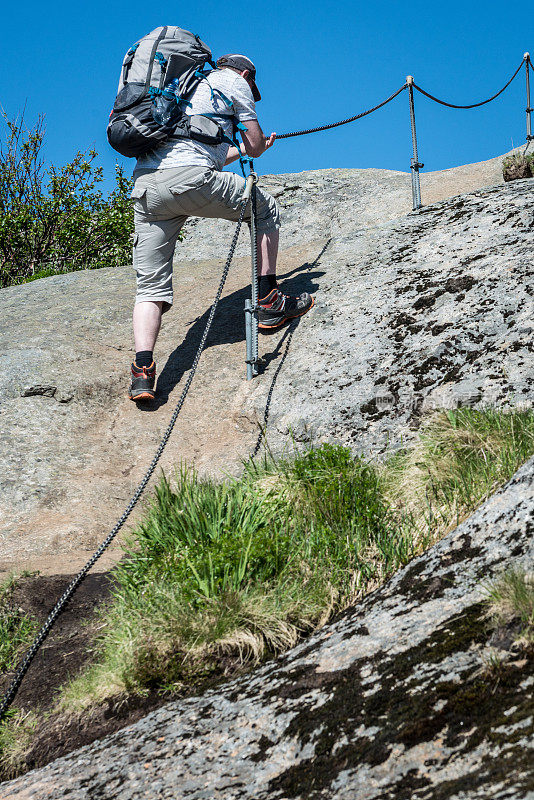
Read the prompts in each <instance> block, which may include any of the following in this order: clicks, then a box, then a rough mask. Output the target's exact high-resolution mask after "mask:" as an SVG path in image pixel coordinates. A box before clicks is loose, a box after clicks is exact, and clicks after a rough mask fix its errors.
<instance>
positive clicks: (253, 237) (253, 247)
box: [250, 183, 258, 376]
mask: <svg viewBox="0 0 534 800" xmlns="http://www.w3.org/2000/svg"><path fill="white" fill-rule="evenodd" d="M250 251H251V258H250V260H251V262H252V275H251V280H250V285H251V288H252V360H253V361H254V363H253V365H252V374H253V376H256V375H257V374H258V236H257V231H256V184H255V183H254V185H253V187H252V193H251V195H250Z"/></svg>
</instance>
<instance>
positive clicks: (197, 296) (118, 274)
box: [0, 158, 532, 573]
mask: <svg viewBox="0 0 534 800" xmlns="http://www.w3.org/2000/svg"><path fill="white" fill-rule="evenodd" d="M501 161H502V159H501V158H498V159H493V160H491V161H488V162H483V163H481V164H474V165H467V166H463V167H458V168H455V169H452V170H444V171H442V172H438V173H429V174H425V175H424V176H422V193H423V201H424V202H425V204H428V203H430V202H433V203H434V205H425V207H424V208H423V209H422V210H421V211H419V212H415V213H413V212H411V210H410V209H411V194H410V176H409V175H408V174H407V173H401V172H391V171H387V170H358V169H353V170H319V171H317V172H308V173H298V174H294V175H283V176H267V177H265V178H262V185H264V186H265V187H266V188H267V189H269V190H270V191H272V192H273V193H274V194H275V195H276V196H277V198H278V200H279V203H280V205H281V208H282V219H283V226H284V227H283V232H282V239H281V240H282V252H281V258H280V268H279V274H280V275H281V276H282V278H284V276H285V281H284V284H285V286H287V288H288V289H289V290H291V291H293V290H294V291H303V290H306V291H312V292H314V293H315V294H316V295H317V306H316V308H315V309H314V310H313V311H312V312H311V313H310V314H309V315H307V316H306V317H305V318H304V319H303V320H302V322H301V324H300V325H299V326H298V327H297V329H296V331H295V332H294V335H293V338H292V341H291V346H290V348H289V352H288V356H287V359H286V361H285V362H284V364H283V369H282V370H281V371H280V372H278V366H279V365H280V363H281V360H282V357H283V354H284V352H285V349H284V348H285V347H286V345H287V333H286V332H280V333H278V334H275V335H273V336H271V337H265V338H262V340H261V354H262V355H263V357H264V364H265V372H264V374H263V375H262V376H260V377H259V378H258V379H257V380H256V381H254V382H253V384H252V385H251V384H247V383H246V382H245V381H244V375H245V369H244V358H245V354H244V324H243V304H244V300H245V297H246V296H247V294H248V286H247V285H248V282H249V270H250V267H249V261H248V255H247V254H248V241H247V236H246V235H245V234H243V236H242V240H241V244H240V250H239V251H238V257H237V258H236V261H235V264H234V266H233V268H232V271H231V274H230V277H229V279H228V284H227V287H226V290H225V295H224V297H223V300H222V301H221V305H220V310H219V313H218V315H217V317H216V321H215V323H214V327H213V330H212V333H211V334H210V338H209V341H208V347H207V349H206V351H205V353H204V354H203V357H202V360H201V365H200V369H199V371H198V373H197V376H196V378H195V381H194V383H193V387H192V390H191V393H190V395H189V397H188V400H187V402H186V404H185V406H184V409H183V411H182V413H181V415H180V418H179V421H178V424H177V426H176V428H175V431H174V433H173V436H172V437H171V440H170V442H169V445H168V447H167V449H166V451H165V454H164V457H163V459H162V462H161V466H162V467H163V468H164V469H166V470H170V469H172V468H173V465H175V464H176V463H178V462H180V460H181V459H187V460H188V461H189V462H190V463H194V464H195V465H196V466H197V467H198V468H199V469H200V470H201V471H205V472H209V473H211V474H215V475H220V474H221V472H222V471H236V470H239V469H240V465H241V459H242V458H244V457H246V456H247V454H248V453H250V452H251V450H252V448H253V447H254V444H255V442H256V438H257V436H258V423H263V421H264V419H265V416H266V413H268V414H269V423H270V424H269V430H268V437H269V440H270V442H271V443H272V445H273V447H283V446H284V443H285V442H286V441H288V440H289V438H290V437H289V433H290V432H291V431H292V435H296V436H297V438H307V437H309V436H310V435H313V436H316V437H319V438H321V437H329V436H335V437H337V438H340V439H342V440H344V441H348V442H350V443H351V445H353V446H354V447H355V448H358V449H363V450H365V451H366V452H369V453H375V452H377V451H378V450H380V449H381V448H383V446H384V442H385V440H386V438H387V437H388V436H389V437H390V438H391V439H393V440H398V439H399V438H400V436H401V435H402V436H405V435H406V434H407V432H408V433H409V430H410V428H411V426H413V425H414V424H417V415H418V414H419V411H420V408H421V406H422V404H423V403H426V404H427V405H428V404H430V403H432V402H434V401H436V402H437V401H438V398H440V397H441V396H442V394H443V398H444V400H445V401H448V399H449V398H452V399H455V398H456V399H457V398H463V399H465V400H466V401H467V402H482V400H483V399H491V398H492V397H495V398H496V399H497V400H498V401H499V402H505V401H510V402H513V403H517V402H524V401H525V399H526V398H528V397H529V387H530V385H531V383H530V382H531V380H532V377H531V375H532V369H531V368H530V366H529V362H528V358H529V349H528V348H529V347H530V343H531V338H532V337H531V333H532V327H531V326H532V313H531V310H532V305H531V303H532V301H531V299H529V297H528V294H527V293H528V291H529V285H530V284H531V281H532V276H531V268H530V261H531V250H530V248H531V246H532V227H531V226H532V207H531V202H530V191H531V188H530V187H531V183H530V182H529V181H528V180H526V181H519V182H516V183H513V184H506V185H504V184H503V183H502V173H501ZM489 184H498V185H497V186H495V187H494V188H490V189H487V190H480V187H483V186H487V185H489ZM465 190H469V191H474V190H477V191H474V194H471V195H469V196H462V197H456V198H453V199H452V200H444V199H443V198H446V197H450V196H451V195H457V194H459V193H460V192H462V191H465ZM232 230H233V224H232V223H226V222H223V221H220V220H216V221H215V220H201V221H199V220H192V221H191V222H190V225H189V229H188V234H187V237H186V239H185V241H184V242H182V243H181V244H180V245H179V246H178V248H177V253H176V268H175V287H176V289H177V290H178V291H179V306H180V308H179V310H178V311H177V310H173V311H171V312H170V313H169V314H167V315H166V316H165V320H164V325H163V330H162V333H161V336H160V340H159V342H158V348H157V352H156V357H157V360H158V371H159V381H158V401H157V403H155V404H154V405H153V406H151V407H149V408H147V409H146V410H144V411H143V410H139V409H137V408H136V407H135V406H134V404H133V403H131V402H130V401H129V400H127V399H126V390H127V385H128V370H129V363H130V359H131V357H132V343H131V323H130V314H131V303H132V298H133V294H134V276H133V273H132V270H131V268H130V267H124V268H117V269H105V270H97V271H83V272H78V273H72V274H70V275H64V276H56V277H52V278H47V279H43V280H39V281H36V282H34V283H31V284H26V285H24V286H19V287H12V288H8V289H3V290H2V291H1V292H0V330H1V333H2V342H3V348H2V353H1V354H0V414H1V419H2V425H1V431H0V476H1V477H0V481H1V491H0V573H1V572H2V571H4V572H5V571H7V570H9V569H10V568H15V569H17V568H22V567H31V568H37V569H41V570H42V571H43V572H52V573H58V572H63V573H65V572H72V571H73V570H76V569H77V568H79V567H80V566H81V565H82V564H83V563H84V562H85V560H86V559H87V554H88V551H92V550H93V548H94V546H95V545H96V543H97V542H99V541H101V540H102V538H103V537H104V536H105V534H106V533H107V531H108V530H109V529H110V527H111V526H112V525H113V523H114V522H115V519H116V518H117V517H118V516H119V514H120V513H121V512H122V510H123V509H124V507H125V505H126V503H127V501H128V499H129V497H130V495H131V493H132V491H133V489H134V487H135V486H136V485H137V483H138V481H139V480H140V478H141V477H142V475H143V474H144V471H145V469H146V466H147V464H148V463H149V462H150V461H151V459H152V457H153V454H154V451H155V449H156V447H157V444H158V443H159V440H160V438H161V436H162V433H163V431H164V430H165V428H166V426H167V423H168V419H169V417H170V414H171V410H172V408H173V406H174V403H175V402H176V400H177V398H178V396H179V393H180V390H181V386H182V385H183V381H184V380H185V378H186V376H187V374H188V372H189V369H190V367H191V363H192V359H193V356H194V353H195V350H196V347H197V344H198V342H199V340H200V337H201V334H202V330H203V328H204V325H205V321H206V318H207V313H208V309H209V307H210V304H211V300H212V297H213V296H214V294H215V290H216V287H217V285H218V282H219V276H220V270H221V264H222V259H223V257H224V255H225V253H226V248H227V243H229V241H230V237H231V232H232ZM273 379H276V380H275V384H274V387H273ZM271 387H273V392H272V393H270V389H271ZM268 398H270V401H269V405H268V406H267V401H268ZM136 513H137V512H136ZM135 519H136V516H135V515H134V516H133V517H132V521H134V522H135ZM118 552H120V551H119V550H118V549H116V550H115V551H112V552H111V553H110V554H109V555H108V554H106V556H104V558H103V560H102V562H101V564H102V565H106V564H108V563H110V561H112V560H113V559H115V558H116V557H117V555H116V554H117V553H118ZM106 559H107V561H106Z"/></svg>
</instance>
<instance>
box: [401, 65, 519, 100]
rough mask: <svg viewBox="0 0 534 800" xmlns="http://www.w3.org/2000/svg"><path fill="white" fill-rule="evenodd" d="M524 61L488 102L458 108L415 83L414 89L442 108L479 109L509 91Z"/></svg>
mask: <svg viewBox="0 0 534 800" xmlns="http://www.w3.org/2000/svg"><path fill="white" fill-rule="evenodd" d="M524 60H525V59H523V60H522V61H521V64H520V65H519V66H518V68H517V69H516V71H515V72H514V74H513V75H512V77H511V78H510V80H509V81H508V83H507V84H505V86H503V87H502V89H501V90H500V91H499V92H497V94H494V95H492V97H489V98H488V99H487V100H483V101H482V102H481V103H472V104H471V105H469V106H457V105H455V104H454V103H446V102H445V100H438V98H437V97H434V95H432V94H429V93H428V92H425V90H424V89H421V87H420V86H418V85H417V84H416V83H414V88H415V89H417V91H418V92H421V94H424V95H425V97H428V98H430V100H434V102H435V103H439V104H440V105H442V106H447V108H478V107H479V106H485V105H486V103H491V101H492V100H495V98H496V97H498V96H499V95H500V94H502V93H503V92H504V90H505V89H507V88H508V87H509V86H510V84H511V83H512V81H513V79H514V78H515V76H516V75H517V73H518V72H519V70H520V69H521V67H522V66H523V62H524Z"/></svg>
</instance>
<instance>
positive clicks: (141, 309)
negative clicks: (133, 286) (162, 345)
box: [133, 300, 163, 353]
mask: <svg viewBox="0 0 534 800" xmlns="http://www.w3.org/2000/svg"><path fill="white" fill-rule="evenodd" d="M162 309H163V303H155V302H152V301H151V300H145V301H143V302H141V303H136V304H135V306H134V312H133V330H134V341H135V352H136V353H139V352H141V351H142V350H150V351H151V352H152V351H153V350H154V347H155V345H156V339H157V338H158V333H159V329H160V327H161V315H162Z"/></svg>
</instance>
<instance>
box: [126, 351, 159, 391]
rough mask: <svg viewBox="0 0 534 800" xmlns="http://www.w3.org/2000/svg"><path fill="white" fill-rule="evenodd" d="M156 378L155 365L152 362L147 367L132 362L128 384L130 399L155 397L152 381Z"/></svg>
mask: <svg viewBox="0 0 534 800" xmlns="http://www.w3.org/2000/svg"><path fill="white" fill-rule="evenodd" d="M155 380H156V365H155V363H154V362H152V364H151V365H150V366H149V367H138V366H137V364H136V363H135V361H134V363H133V364H132V382H131V384H130V391H129V396H130V400H135V401H137V400H153V399H154V397H155V392H154V381H155Z"/></svg>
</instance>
